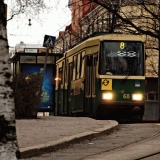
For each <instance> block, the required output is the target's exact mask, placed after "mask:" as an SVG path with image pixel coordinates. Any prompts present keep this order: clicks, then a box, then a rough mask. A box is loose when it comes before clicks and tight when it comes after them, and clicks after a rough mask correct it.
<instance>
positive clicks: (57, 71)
mask: <svg viewBox="0 0 160 160" xmlns="http://www.w3.org/2000/svg"><path fill="white" fill-rule="evenodd" d="M56 73H57V75H56V79H55V82H56V88H57V87H58V81H59V65H57V66H56Z"/></svg>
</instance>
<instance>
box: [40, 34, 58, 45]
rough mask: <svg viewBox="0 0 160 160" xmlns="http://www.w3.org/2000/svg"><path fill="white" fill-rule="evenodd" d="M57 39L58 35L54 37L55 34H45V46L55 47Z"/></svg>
mask: <svg viewBox="0 0 160 160" xmlns="http://www.w3.org/2000/svg"><path fill="white" fill-rule="evenodd" d="M55 39H56V37H54V36H49V35H45V36H44V42H43V47H47V48H54V43H55Z"/></svg>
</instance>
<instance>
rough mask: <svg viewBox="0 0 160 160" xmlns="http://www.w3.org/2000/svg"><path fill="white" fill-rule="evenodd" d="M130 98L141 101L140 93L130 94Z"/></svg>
mask: <svg viewBox="0 0 160 160" xmlns="http://www.w3.org/2000/svg"><path fill="white" fill-rule="evenodd" d="M132 100H134V101H141V100H142V94H132Z"/></svg>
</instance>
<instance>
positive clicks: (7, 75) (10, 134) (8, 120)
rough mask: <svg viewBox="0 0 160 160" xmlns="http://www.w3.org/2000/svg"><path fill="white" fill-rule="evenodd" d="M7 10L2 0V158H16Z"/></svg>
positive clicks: (0, 82)
mask: <svg viewBox="0 0 160 160" xmlns="http://www.w3.org/2000/svg"><path fill="white" fill-rule="evenodd" d="M6 12H7V7H6V5H5V4H4V2H3V0H0V159H1V160H16V159H17V158H16V153H17V154H18V153H19V152H18V144H17V137H16V125H15V113H14V98H13V91H12V89H11V82H12V72H11V63H10V62H9V49H8V40H7V30H6V17H7V15H6Z"/></svg>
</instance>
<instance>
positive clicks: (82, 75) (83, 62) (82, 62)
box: [80, 52, 85, 78]
mask: <svg viewBox="0 0 160 160" xmlns="http://www.w3.org/2000/svg"><path fill="white" fill-rule="evenodd" d="M84 55H85V52H82V60H81V67H80V68H81V78H83V77H84V64H85V56H84Z"/></svg>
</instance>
